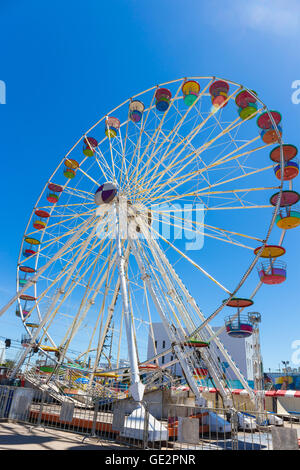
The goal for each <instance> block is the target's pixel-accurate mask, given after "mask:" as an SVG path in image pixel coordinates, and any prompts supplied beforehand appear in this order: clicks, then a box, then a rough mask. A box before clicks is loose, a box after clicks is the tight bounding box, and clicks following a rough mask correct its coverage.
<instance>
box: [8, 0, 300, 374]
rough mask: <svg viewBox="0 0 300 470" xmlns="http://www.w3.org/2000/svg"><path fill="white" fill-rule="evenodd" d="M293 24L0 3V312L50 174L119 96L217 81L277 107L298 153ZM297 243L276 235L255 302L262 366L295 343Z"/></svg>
mask: <svg viewBox="0 0 300 470" xmlns="http://www.w3.org/2000/svg"><path fill="white" fill-rule="evenodd" d="M299 27H300V4H299V2H298V1H297V0H285V1H284V0H282V1H279V0H273V1H266V0H251V1H249V0H248V1H247V0H223V1H222V2H221V1H216V0H210V1H202V0H184V1H183V0H159V1H158V0H152V1H151V0H150V1H146V0H139V1H135V0H116V1H114V2H103V1H99V0H86V1H84V2H83V1H79V0H73V1H65V2H61V1H58V0H52V1H51V2H47V1H44V2H40V1H32V0H28V1H27V2H22V1H20V0H15V1H14V2H2V4H1V18H0V36H1V67H0V70H1V72H0V80H3V81H5V83H6V87H7V97H6V99H7V104H6V105H0V123H1V126H0V132H1V139H0V152H1V170H2V171H1V193H2V197H1V208H2V223H1V232H0V237H1V242H0V258H1V263H0V302H1V304H3V303H5V302H6V301H7V300H8V299H9V298H10V297H11V296H12V295H13V294H14V291H15V268H16V261H17V257H18V251H19V245H20V242H21V238H22V235H23V231H24V228H25V225H26V222H27V219H28V217H29V215H30V212H31V208H32V206H33V205H34V203H35V200H36V198H37V196H38V195H39V193H40V191H41V189H42V187H43V185H44V183H45V181H46V180H47V179H48V177H49V175H50V173H51V171H52V170H53V169H54V168H55V167H56V166H57V163H58V162H59V161H60V159H61V158H62V156H63V155H64V154H65V153H66V151H67V150H68V149H69V148H70V147H71V146H72V144H73V143H74V142H75V141H76V140H77V139H78V137H79V136H81V135H82V132H83V131H84V130H86V129H87V128H89V127H90V125H92V124H93V123H94V122H95V121H96V120H97V119H99V118H100V117H101V116H102V115H103V114H105V113H106V111H108V110H109V109H111V108H112V107H114V106H116V105H118V104H119V103H120V102H122V101H124V100H125V99H126V98H128V97H130V96H131V95H133V94H135V93H137V92H139V91H142V90H144V89H146V88H148V87H150V86H152V85H154V84H157V83H162V82H165V81H168V80H172V79H175V78H180V77H184V76H193V75H217V76H221V77H224V78H229V79H232V80H234V81H236V82H240V83H242V84H244V85H245V86H248V87H249V88H252V89H254V90H256V91H258V92H259V95H260V96H261V97H262V98H263V100H264V101H265V103H266V104H267V105H268V106H269V107H270V108H271V109H278V110H280V111H281V113H282V115H283V122H284V138H285V141H286V142H290V143H293V144H295V145H297V146H299V145H300V138H299V135H300V132H299V130H300V104H299V105H296V104H293V103H292V101H291V95H292V91H293V90H292V88H291V86H292V82H293V81H294V80H297V79H300V68H299V63H300V60H299V59H300V57H299V54H300V53H299ZM299 186H300V185H299V182H296V183H295V187H296V189H298V190H299V189H300V187H299ZM299 234H300V228H298V229H295V230H294V231H291V232H289V233H288V234H287V239H286V242H285V247H286V249H287V255H286V257H285V260H286V261H287V263H288V280H287V281H286V283H285V284H284V285H282V286H280V287H276V288H273V287H272V288H271V289H272V291H271V290H267V289H262V290H261V291H260V292H259V294H258V295H257V297H256V309H257V310H259V311H260V312H261V313H262V315H263V324H262V350H263V355H264V362H265V368H266V369H267V368H269V367H271V368H277V367H278V363H279V362H280V361H281V360H290V361H291V355H292V352H293V351H292V349H291V344H292V342H293V341H294V340H297V339H299V340H300V328H299V325H300V321H299V314H300V309H299V295H298V291H299V261H300V256H299ZM187 283H188V281H187ZM17 325H18V322H17V318H16V317H15V315H14V309H13V308H12V309H11V310H10V311H9V312H7V313H6V314H5V315H4V317H2V318H1V319H0V336H8V337H12V338H16V339H17V338H19V337H20V335H21V329H20V330H18V328H17ZM299 366H300V364H299Z"/></svg>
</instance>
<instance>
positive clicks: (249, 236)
mask: <svg viewBox="0 0 300 470" xmlns="http://www.w3.org/2000/svg"><path fill="white" fill-rule="evenodd" d="M192 212H193V210H192ZM159 214H160V213H159ZM164 214H165V213H164ZM164 214H161V215H163V216H164ZM172 218H174V219H175V220H178V221H179V222H181V223H182V222H184V224H185V225H187V224H190V225H191V227H192V228H191V230H194V229H195V227H197V226H200V227H203V228H208V229H211V230H213V231H216V232H217V233H222V234H226V233H227V234H232V235H237V236H239V237H244V238H249V239H251V240H255V241H258V242H263V240H261V239H260V238H257V237H253V236H251V235H247V234H244V233H239V232H233V231H232V230H228V229H224V228H220V227H216V226H213V225H209V224H207V223H204V222H199V221H197V220H190V219H185V218H183V217H176V216H175V215H174V214H172ZM156 220H157V221H159V220H160V219H156ZM144 222H145V221H144ZM162 222H163V223H164V222H166V223H168V222H169V224H170V225H173V224H172V222H170V218H169V217H168V219H167V220H164V219H162ZM177 227H179V228H182V225H181V226H177ZM184 228H185V227H184Z"/></svg>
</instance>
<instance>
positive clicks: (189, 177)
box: [151, 151, 248, 197]
mask: <svg viewBox="0 0 300 470" xmlns="http://www.w3.org/2000/svg"><path fill="white" fill-rule="evenodd" d="M199 152H201V151H199ZM199 152H198V151H197V152H196V154H195V155H194V156H193V157H192V159H191V160H189V161H187V162H186V163H185V165H183V166H182V167H180V168H179V169H178V170H177V172H175V173H174V174H173V176H172V178H173V181H178V179H182V181H181V182H178V183H177V184H176V185H175V186H174V189H177V188H178V187H180V186H182V185H183V184H186V183H187V182H188V181H190V180H192V179H193V178H194V177H195V176H196V175H197V176H199V175H201V174H202V173H204V172H205V171H208V170H209V169H211V168H215V167H216V166H218V165H219V164H220V163H222V164H223V163H227V162H228V161H231V160H237V159H238V158H239V157H240V155H236V156H233V157H231V158H230V159H228V160H226V161H224V160H223V159H221V161H220V162H219V163H218V162H215V163H213V164H211V165H207V166H206V167H205V168H203V169H200V170H197V171H195V172H192V173H190V174H189V173H188V174H187V175H182V176H181V177H178V174H179V173H181V172H182V171H183V170H184V169H185V168H186V167H187V166H188V165H190V163H191V162H192V161H193V160H194V159H195V158H196V157H197V156H198V153H199ZM247 153H248V152H247ZM168 183H170V181H168ZM160 189H162V188H159V189H157V190H156V191H154V192H152V194H151V196H152V197H153V196H155V194H157V192H158V191H159V190H160ZM152 190H153V187H152ZM170 191H172V188H169V189H168V190H166V191H165V194H167V193H169V192H170Z"/></svg>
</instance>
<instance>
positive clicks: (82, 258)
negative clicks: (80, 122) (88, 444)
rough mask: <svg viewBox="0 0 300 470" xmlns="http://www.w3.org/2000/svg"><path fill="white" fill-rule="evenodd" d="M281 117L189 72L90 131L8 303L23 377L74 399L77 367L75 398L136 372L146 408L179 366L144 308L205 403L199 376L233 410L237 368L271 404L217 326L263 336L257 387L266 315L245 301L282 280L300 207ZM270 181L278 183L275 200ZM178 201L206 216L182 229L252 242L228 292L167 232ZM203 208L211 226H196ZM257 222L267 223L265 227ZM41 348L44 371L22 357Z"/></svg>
mask: <svg viewBox="0 0 300 470" xmlns="http://www.w3.org/2000/svg"><path fill="white" fill-rule="evenodd" d="M253 118H256V119H253ZM281 120H282V118H281V115H280V113H279V112H277V111H269V110H268V109H267V107H266V106H265V104H264V103H263V101H262V100H261V99H260V98H259V97H258V95H257V94H256V92H254V91H253V90H249V89H247V88H245V87H243V86H241V85H239V84H237V83H235V82H233V81H230V80H224V79H220V78H216V77H193V78H184V79H180V80H174V81H172V82H168V83H165V84H163V85H159V86H155V87H152V88H150V89H148V90H146V91H145V92H142V93H139V94H138V95H136V96H134V97H133V98H130V99H128V100H127V101H125V102H124V103H122V104H121V105H120V106H118V107H116V108H115V109H113V110H112V111H111V112H110V113H108V114H107V115H106V116H104V117H103V118H102V119H100V120H99V121H98V122H97V123H96V124H94V125H93V126H92V127H91V128H90V129H89V130H88V131H87V132H85V133H84V135H83V136H82V137H81V138H80V139H79V140H78V141H77V142H76V144H75V145H74V146H73V147H72V148H71V150H70V151H69V152H68V153H67V155H66V156H65V157H64V158H63V159H62V161H61V162H60V164H59V166H58V167H57V169H56V170H55V171H54V172H53V173H52V175H51V176H50V178H49V180H48V181H47V183H46V185H45V187H44V189H43V191H42V193H41V195H40V196H39V198H38V200H37V202H36V205H35V206H34V208H33V211H32V214H31V217H30V219H29V222H28V225H27V227H26V230H25V235H24V237H23V241H22V244H21V249H20V255H19V259H18V267H17V293H16V295H15V296H14V298H13V299H11V301H10V302H8V304H7V305H6V306H4V307H3V308H2V310H1V311H0V314H3V313H4V312H5V311H6V310H7V309H8V308H9V307H10V306H11V305H13V304H14V303H15V302H17V307H16V315H17V316H19V317H20V321H21V322H22V323H23V326H24V328H25V330H26V335H27V341H24V343H23V345H24V351H23V352H22V354H21V356H20V357H19V359H18V361H17V364H16V366H15V368H14V370H13V371H12V373H11V377H12V378H13V377H14V376H15V374H16V373H17V372H18V371H19V370H20V369H21V368H22V371H23V372H24V374H25V375H26V376H27V378H28V380H30V381H32V382H34V383H35V384H40V386H41V387H44V389H45V387H46V388H47V390H49V391H50V392H52V393H54V392H55V393H56V396H57V397H61V398H62V399H63V397H64V396H65V394H64V392H63V390H64V387H65V388H67V387H66V384H67V382H68V381H69V380H70V377H73V379H72V389H73V391H74V393H73V398H74V397H75V398H74V399H76V396H77V395H78V394H79V393H92V394H98V395H101V394H103V395H105V396H112V397H113V396H115V395H114V390H115V389H116V387H117V385H118V384H119V385H121V384H122V383H124V381H126V380H127V381H128V379H129V378H130V389H129V395H131V396H132V397H133V399H134V400H135V401H136V402H137V407H140V409H142V407H143V405H142V403H143V396H144V392H145V390H147V389H150V388H151V387H153V386H154V385H157V384H158V385H161V384H163V383H165V378H166V377H167V374H166V373H164V371H163V370H162V369H160V367H159V365H158V361H157V359H158V357H159V355H156V356H154V357H153V358H151V359H148V360H147V361H146V360H144V359H142V357H143V356H144V351H142V350H141V348H142V346H141V344H142V343H141V341H140V340H141V337H139V335H138V334H137V330H136V321H137V319H138V317H140V318H147V321H148V323H147V324H148V325H150V330H151V322H152V319H153V316H154V315H156V318H158V317H159V319H160V321H161V322H162V323H163V326H164V328H165V330H166V332H167V334H168V337H169V340H170V343H171V345H172V348H171V349H172V351H173V353H174V357H175V358H176V359H175V361H178V362H179V363H180V366H181V368H182V371H183V374H184V377H185V379H186V382H187V384H188V386H189V387H190V389H191V390H192V392H193V394H194V395H195V399H196V403H197V404H198V405H199V406H202V405H204V404H205V400H204V398H203V396H202V392H201V388H200V387H199V384H201V380H202V379H203V377H207V376H208V377H209V378H210V380H211V381H212V383H213V384H214V386H215V387H216V388H217V389H218V391H219V393H220V396H221V397H222V400H223V405H224V407H226V408H228V409H231V408H233V399H232V391H231V389H230V387H229V386H228V381H227V378H226V374H228V373H229V371H231V373H233V374H234V376H235V377H236V378H237V379H239V380H240V382H241V383H242V386H243V387H244V388H245V389H246V390H247V391H248V393H249V396H250V399H251V400H252V401H253V403H255V406H256V408H257V409H258V410H262V409H263V401H262V400H261V398H258V397H257V396H256V395H255V392H254V391H253V390H252V389H251V388H250V387H249V385H248V382H247V380H246V379H245V378H244V377H243V375H242V373H241V372H240V370H239V369H238V367H237V366H236V364H235V362H234V361H233V359H232V358H231V356H230V355H229V354H228V352H227V351H226V349H225V347H224V346H223V344H222V342H221V341H220V340H219V338H218V335H219V334H220V332H221V331H223V329H226V331H227V333H228V335H230V336H232V337H233V338H244V337H248V336H250V335H256V341H255V344H256V347H257V350H256V356H255V361H256V362H255V364H256V365H255V370H256V375H255V377H256V378H255V384H256V386H258V387H262V377H261V358H260V352H259V336H258V323H259V321H260V316H259V314H256V313H253V312H252V313H249V314H245V313H244V309H246V308H248V307H250V306H252V305H253V303H254V300H253V298H254V296H255V294H256V293H257V291H258V289H259V288H260V287H261V286H262V285H263V284H267V285H275V284H280V283H282V282H283V281H285V279H286V265H285V263H283V262H282V261H279V260H278V258H279V257H281V256H283V255H284V254H285V249H284V248H283V246H282V243H283V239H284V236H285V233H286V230H289V229H291V228H294V227H296V226H298V225H299V224H300V211H299V209H298V208H297V206H295V204H296V203H297V202H298V201H299V199H300V195H299V194H298V193H297V192H295V191H294V190H293V189H292V181H293V179H294V178H295V177H296V176H297V175H298V172H299V165H298V161H297V160H296V159H295V157H296V155H297V148H296V147H295V146H294V145H291V144H284V143H283V142H282V128H281ZM257 130H258V131H259V133H258V132H257ZM82 145H83V148H82ZM274 145H275V147H274ZM267 151H268V152H269V155H270V156H269V159H268V157H266V153H267ZM270 160H271V162H270ZM274 165H275V166H274ZM273 171H274V173H275V174H273ZM285 184H287V185H288V187H287V188H285V187H284V185H285ZM268 191H272V192H274V194H273V195H272V196H271V197H270V202H268V197H267V196H266V193H267V194H268ZM179 205H181V207H182V208H183V207H184V205H185V206H187V205H188V207H189V211H190V215H192V216H194V217H189V218H188V221H187V220H184V224H185V228H186V229H187V230H190V231H191V232H193V233H198V234H201V235H202V236H204V237H206V238H205V239H206V240H208V242H207V244H208V246H209V247H211V246H213V245H212V243H215V244H223V246H224V259H225V257H226V256H227V255H225V250H231V252H232V253H233V252H234V250H244V251H243V252H247V251H248V253H250V260H249V261H248V264H247V267H246V269H245V271H244V273H243V275H242V276H241V277H240V279H239V280H238V281H237V282H236V284H235V286H233V287H232V288H231V289H228V288H227V287H225V286H224V285H223V283H221V282H220V281H218V280H217V279H216V278H215V276H213V275H212V274H210V273H209V272H208V271H207V269H205V268H204V267H203V266H202V263H201V262H200V261H199V260H201V257H200V256H198V254H197V252H193V254H194V257H195V258H196V257H197V261H196V260H194V259H192V258H191V257H190V256H188V255H187V253H186V252H185V251H184V250H183V249H182V243H179V242H178V240H176V237H175V239H174V240H172V241H171V240H170V239H167V238H166V237H164V235H163V234H162V233H161V230H160V227H161V226H164V225H169V226H172V227H173V228H174V227H178V226H179V225H180V224H182V222H183V216H182V214H183V211H182V210H181V209H180V208H179ZM199 211H203V212H204V214H205V222H199V221H198V219H197V217H196V215H197V212H199ZM241 213H243V214H245V213H247V217H244V215H240V214H241ZM262 214H264V216H263V217H262ZM246 219H247V221H246V222H245V220H246ZM258 220H259V223H258ZM261 220H264V221H265V227H260V228H259V225H260V222H261ZM218 222H219V224H220V225H216V224H218ZM159 223H160V224H161V225H159ZM274 225H277V226H278V227H279V228H280V229H281V235H280V237H279V242H278V244H270V242H269V238H270V235H271V231H272V229H273V226H274ZM247 228H248V229H249V228H250V230H249V232H250V233H249V234H247V233H245V231H246V230H247ZM254 229H255V230H256V231H257V232H258V233H256V234H255V235H254V234H253V231H254ZM253 245H254V246H253ZM202 250H203V252H204V251H205V246H204V248H202ZM202 250H201V251H202ZM199 253H201V252H200V251H199ZM179 260H180V263H186V266H189V270H190V272H193V273H194V272H197V276H199V287H198V290H199V297H200V296H201V292H203V290H206V289H207V287H205V286H206V284H205V286H203V287H202V288H201V282H202V281H201V279H202V278H203V279H206V280H207V281H205V282H211V283H212V285H213V286H214V288H218V289H220V291H224V292H225V293H226V298H225V300H224V292H223V293H222V298H220V299H219V300H218V298H217V297H214V299H213V300H214V302H215V306H214V307H212V311H211V312H209V313H208V315H204V314H203V312H202V311H201V310H200V308H199V306H198V304H197V302H196V300H195V298H194V297H193V296H192V295H191V293H190V291H189V290H188V289H187V287H186V285H185V284H184V283H183V281H182V279H181V277H180V276H179V274H178V270H179V268H178V269H176V270H175V267H174V266H175V264H176V263H177V262H178V261H179ZM215 262H217V261H215ZM221 262H222V260H219V263H218V264H220V263H221ZM235 262H236V263H237V264H236V267H237V266H238V263H239V256H232V266H231V269H232V272H234V269H235V265H234V263H235ZM256 265H257V266H258V276H259V277H258V284H257V286H256V288H255V290H254V291H253V292H252V293H251V295H249V298H244V297H241V296H240V294H239V293H240V291H241V288H242V287H243V288H245V286H246V285H247V283H246V281H247V279H248V278H249V276H250V275H251V274H252V272H253V270H254V267H255V266H256ZM178 266H179V265H178ZM219 272H222V271H220V270H219ZM213 295H214V294H213ZM217 302H218V303H217ZM67 308H69V311H70V308H71V311H72V316H71V321H70V322H69V323H68V324H67V326H66V327H65V330H63V328H62V327H61V326H60V325H61V321H60V320H61V314H62V312H63V311H64V309H67ZM225 308H231V309H235V312H234V314H233V315H231V316H229V317H228V318H226V320H225V326H224V328H222V329H221V330H219V331H218V332H217V333H216V332H214V331H213V328H212V327H211V321H212V320H213V319H214V318H215V317H216V316H217V315H219V314H220V312H221V311H222V310H223V309H225ZM85 323H89V325H90V326H91V329H90V331H91V332H90V333H89V335H87V334H86V333H84V334H83V335H82V331H83V325H84V324H85ZM112 324H114V325H115V327H114V331H115V332H116V331H118V337H117V335H116V333H114V339H116V340H117V344H116V345H115V346H114V347H115V350H114V351H113V355H114V357H115V362H114V365H112V364H111V361H108V362H107V367H106V368H105V369H103V368H102V369H99V363H100V359H101V358H103V357H104V349H105V347H104V346H105V341H106V339H107V337H108V335H109V332H110V330H111V325H112ZM123 327H124V328H123ZM124 331H125V332H126V339H125V335H124ZM77 337H80V338H81V342H82V341H83V340H84V341H85V346H84V348H83V349H82V352H81V354H80V357H81V361H78V360H77V361H76V360H75V359H76V358H74V356H72V353H71V350H72V344H74V340H75V338H77ZM213 342H214V343H215V344H216V346H217V348H218V350H219V351H220V352H221V353H222V355H223V356H224V358H225V360H226V362H227V363H228V369H227V370H226V374H224V371H223V370H222V368H221V366H220V364H219V361H218V357H217V355H216V352H215V350H214V349H213V348H210V343H213ZM126 343H127V350H128V359H129V363H130V367H129V368H127V369H126V368H124V367H120V349H121V348H122V347H123V348H124V344H126ZM92 351H93V360H92V361H91V360H89V361H88V357H91V352H92ZM36 353H40V354H42V355H44V356H45V358H47V361H48V366H47V367H44V369H43V368H42V367H40V368H38V367H34V366H33V365H32V364H31V362H30V360H29V361H28V363H27V362H25V359H26V358H28V357H29V358H32V360H34V358H35V356H34V355H35V354H36ZM144 357H145V356H144ZM25 364H27V365H26V367H25ZM49 364H50V365H49ZM164 370H165V369H164ZM126 374H127V375H126ZM170 385H171V386H172V385H174V384H172V380H171V383H170ZM68 389H69V387H68ZM260 390H261V388H260ZM124 393H125V392H124ZM76 394H77V395H76Z"/></svg>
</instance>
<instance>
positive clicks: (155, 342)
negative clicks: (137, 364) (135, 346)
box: [154, 341, 157, 349]
mask: <svg viewBox="0 0 300 470" xmlns="http://www.w3.org/2000/svg"><path fill="white" fill-rule="evenodd" d="M154 344H155V349H156V348H157V341H154Z"/></svg>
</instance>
